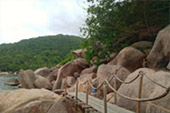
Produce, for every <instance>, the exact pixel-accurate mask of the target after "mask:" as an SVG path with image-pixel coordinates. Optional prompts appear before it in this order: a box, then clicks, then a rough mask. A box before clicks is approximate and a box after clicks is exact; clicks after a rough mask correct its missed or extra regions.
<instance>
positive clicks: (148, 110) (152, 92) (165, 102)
mask: <svg viewBox="0 0 170 113" xmlns="http://www.w3.org/2000/svg"><path fill="white" fill-rule="evenodd" d="M139 71H143V72H144V73H145V74H146V75H147V76H149V77H150V78H151V79H152V80H154V81H155V82H158V83H159V84H162V85H163V86H166V87H169V86H170V72H167V71H157V72H156V71H154V70H152V69H149V68H140V69H138V70H136V71H135V72H133V73H131V74H130V75H129V76H128V77H127V79H126V80H125V81H130V80H132V79H133V78H134V77H135V76H136V75H137V74H138V73H139ZM138 85H139V78H138V79H137V80H135V81H134V82H132V83H130V84H122V85H121V86H120V88H119V90H118V92H119V93H121V94H123V95H126V96H128V97H137V96H138ZM164 91H165V89H164V88H162V87H160V86H158V85H157V84H155V83H153V82H152V81H151V80H149V79H147V78H146V77H145V76H144V77H143V85H142V98H153V97H156V96H159V95H161V94H162V93H163V92H164ZM169 100H170V95H167V96H166V97H164V98H162V99H159V100H155V101H152V102H153V103H155V104H156V105H158V106H161V107H165V108H167V109H170V106H169V105H170V101H169ZM110 102H111V103H114V98H112V99H111V100H110ZM136 103H137V102H134V101H131V100H128V99H125V98H123V97H120V96H117V104H118V105H119V106H120V107H124V108H126V109H129V110H132V111H136V105H137V104H136ZM141 113H166V112H163V111H161V110H158V109H156V108H154V107H151V106H150V105H147V104H146V103H142V104H141Z"/></svg>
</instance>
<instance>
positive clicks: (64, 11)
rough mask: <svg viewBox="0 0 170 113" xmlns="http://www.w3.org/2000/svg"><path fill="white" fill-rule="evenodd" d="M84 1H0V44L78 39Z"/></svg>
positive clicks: (82, 23)
mask: <svg viewBox="0 0 170 113" xmlns="http://www.w3.org/2000/svg"><path fill="white" fill-rule="evenodd" d="M85 1H86V0H0V44H2V43H13V42H18V41H20V40H22V39H29V38H33V37H38V36H45V35H56V34H69V35H78V36H80V35H81V33H80V30H79V28H80V27H82V26H83V25H84V22H85V19H86V17H87V13H86V10H85V9H84V8H87V4H86V3H85Z"/></svg>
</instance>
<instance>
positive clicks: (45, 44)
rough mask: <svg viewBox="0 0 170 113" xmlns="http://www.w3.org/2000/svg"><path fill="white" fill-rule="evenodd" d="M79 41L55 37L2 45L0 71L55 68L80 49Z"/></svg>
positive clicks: (63, 36) (75, 37) (74, 37)
mask: <svg viewBox="0 0 170 113" xmlns="http://www.w3.org/2000/svg"><path fill="white" fill-rule="evenodd" d="M81 41H82V39H81V38H80V37H77V36H69V35H56V36H43V37H38V38H32V39H29V40H22V41H20V42H17V43H13V44H2V45H0V53H1V54H0V71H19V70H20V69H33V70H35V69H37V68H39V67H44V66H47V67H52V66H55V65H56V64H58V63H59V62H60V61H61V60H63V59H64V58H65V57H66V55H67V54H68V53H69V52H70V51H71V50H74V49H78V48H80V44H81ZM71 59H72V57H71ZM65 62H66V61H65Z"/></svg>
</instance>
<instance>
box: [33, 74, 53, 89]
mask: <svg viewBox="0 0 170 113" xmlns="http://www.w3.org/2000/svg"><path fill="white" fill-rule="evenodd" d="M34 86H35V87H36V88H45V89H52V86H51V83H50V81H49V80H48V79H47V78H45V77H42V76H41V75H36V80H35V81H34Z"/></svg>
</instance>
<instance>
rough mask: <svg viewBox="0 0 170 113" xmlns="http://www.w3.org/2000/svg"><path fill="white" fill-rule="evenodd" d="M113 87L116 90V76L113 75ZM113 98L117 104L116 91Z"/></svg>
mask: <svg viewBox="0 0 170 113" xmlns="http://www.w3.org/2000/svg"><path fill="white" fill-rule="evenodd" d="M113 79H114V88H115V89H116V90H117V82H116V78H115V77H114V78H113ZM114 100H115V104H117V94H116V92H114Z"/></svg>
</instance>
